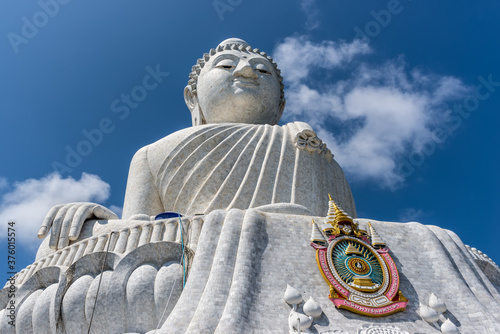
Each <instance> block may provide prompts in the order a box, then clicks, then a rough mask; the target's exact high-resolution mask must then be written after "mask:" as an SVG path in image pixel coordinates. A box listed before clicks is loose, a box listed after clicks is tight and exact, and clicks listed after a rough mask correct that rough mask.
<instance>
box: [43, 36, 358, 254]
mask: <svg viewBox="0 0 500 334" xmlns="http://www.w3.org/2000/svg"><path fill="white" fill-rule="evenodd" d="M282 80H283V79H282V77H281V75H280V71H279V69H278V67H277V65H276V64H275V63H274V62H273V60H272V58H271V57H269V56H267V54H266V53H264V52H260V51H259V50H258V49H253V48H251V47H250V46H249V45H248V44H247V43H246V42H245V41H243V40H241V39H237V38H230V39H227V40H225V41H223V42H222V43H220V44H219V46H218V47H217V48H216V49H212V50H211V52H210V53H208V54H205V55H204V56H203V58H202V59H199V60H198V62H197V64H196V65H195V66H193V69H192V72H191V74H190V80H189V83H188V85H187V86H186V88H185V89H184V98H185V102H186V105H187V106H188V108H189V110H190V111H191V115H192V121H193V127H191V128H186V129H184V130H180V131H178V132H176V133H173V134H171V135H169V136H167V137H165V138H163V139H160V140H159V141H157V142H155V143H153V144H151V145H148V146H145V147H143V148H141V149H140V150H139V151H138V152H137V153H136V154H135V156H134V158H133V159H132V163H131V166H130V172H129V177H128V182H127V190H126V195H125V201H124V207H123V217H122V219H123V220H127V219H129V218H131V217H132V218H134V217H138V215H142V216H144V215H148V216H156V215H158V214H159V213H162V212H165V211H174V212H180V213H181V214H183V215H188V216H189V215H194V214H208V213H209V212H211V211H213V210H216V209H226V210H228V209H231V208H238V209H247V208H255V207H259V206H262V205H269V204H272V205H276V204H281V208H280V209H279V210H286V209H285V206H286V205H285V204H290V205H291V206H295V207H297V206H302V207H304V208H306V209H307V210H309V211H310V212H309V213H312V214H314V215H322V214H323V213H324V212H326V210H327V203H326V202H325V198H327V194H328V193H331V194H332V196H334V197H335V198H336V200H337V201H338V202H339V203H340V204H341V205H342V207H343V208H344V209H345V210H346V211H347V212H349V213H350V214H351V215H352V216H353V217H355V215H356V210H355V205H354V200H353V197H352V194H351V191H350V188H349V185H348V184H347V182H346V180H345V177H344V174H343V172H342V169H341V168H340V167H339V165H338V164H337V163H336V162H335V160H334V159H333V157H332V154H331V152H330V150H328V149H327V148H326V145H325V144H324V143H322V141H321V140H320V139H319V138H317V137H316V134H315V133H314V131H313V130H312V129H311V128H310V127H309V126H308V125H307V124H305V123H300V122H296V123H289V124H287V125H284V126H278V125H276V124H277V123H278V121H279V120H280V118H281V115H282V114H283V110H284V107H285V98H284V91H283V88H284V86H283V83H282ZM290 205H289V206H288V207H290ZM88 218H101V219H116V218H117V217H116V215H114V214H113V213H112V212H111V211H110V210H108V209H106V208H104V207H102V206H100V205H97V204H94V203H70V204H66V205H59V206H56V207H54V208H52V209H51V210H50V212H49V213H48V214H47V217H46V219H45V221H44V222H43V225H42V227H41V229H40V232H39V237H40V238H43V237H45V236H46V235H47V233H48V231H49V228H50V227H52V233H51V236H50V248H52V249H58V248H62V247H65V246H67V245H68V244H69V243H70V241H74V240H77V239H78V236H79V232H80V230H81V228H82V226H83V223H84V221H85V220H86V219H88Z"/></svg>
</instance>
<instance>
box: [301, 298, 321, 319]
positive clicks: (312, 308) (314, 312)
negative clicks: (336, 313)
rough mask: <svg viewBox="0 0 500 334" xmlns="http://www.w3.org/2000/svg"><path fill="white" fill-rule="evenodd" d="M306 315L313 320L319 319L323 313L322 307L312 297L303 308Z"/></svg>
mask: <svg viewBox="0 0 500 334" xmlns="http://www.w3.org/2000/svg"><path fill="white" fill-rule="evenodd" d="M303 310H304V313H305V314H307V315H310V316H311V317H313V318H319V317H320V316H321V313H323V311H322V310H321V306H319V304H318V303H316V301H315V300H314V299H312V297H310V298H309V300H308V301H307V302H306V303H305V304H304V307H303Z"/></svg>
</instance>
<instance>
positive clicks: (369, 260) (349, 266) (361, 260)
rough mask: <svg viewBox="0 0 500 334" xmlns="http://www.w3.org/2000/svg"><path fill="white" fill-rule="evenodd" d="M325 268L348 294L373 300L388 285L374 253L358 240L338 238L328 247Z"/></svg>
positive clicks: (346, 237)
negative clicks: (327, 266) (326, 265)
mask: <svg viewBox="0 0 500 334" xmlns="http://www.w3.org/2000/svg"><path fill="white" fill-rule="evenodd" d="M327 254H328V265H329V267H330V270H331V271H332V273H333V275H334V277H335V278H336V280H337V281H338V282H339V283H340V284H341V285H342V286H343V287H344V288H345V289H346V290H348V291H349V292H350V293H352V294H356V295H359V296H362V297H367V298H368V297H369V298H373V297H377V296H380V295H382V294H383V293H384V291H385V290H386V288H387V286H388V285H389V280H390V279H389V271H388V269H387V265H386V264H385V262H384V260H383V259H382V257H381V256H380V254H378V253H377V251H376V250H375V249H374V248H373V247H372V246H371V245H370V244H368V243H366V242H364V241H363V240H361V239H358V238H355V237H351V236H342V237H338V238H335V239H334V240H333V241H332V242H331V243H330V245H329V247H328V251H327Z"/></svg>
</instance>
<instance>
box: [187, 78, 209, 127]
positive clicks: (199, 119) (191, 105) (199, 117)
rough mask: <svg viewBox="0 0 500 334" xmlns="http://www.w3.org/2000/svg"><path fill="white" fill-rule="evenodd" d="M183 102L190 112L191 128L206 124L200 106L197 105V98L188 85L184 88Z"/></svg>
mask: <svg viewBox="0 0 500 334" xmlns="http://www.w3.org/2000/svg"><path fill="white" fill-rule="evenodd" d="M184 102H186V106H187V107H188V109H189V111H190V112H191V120H192V123H193V126H197V125H202V124H206V120H205V117H204V116H203V113H202V112H201V109H200V105H199V104H198V96H197V95H196V92H195V91H193V88H192V87H191V86H190V85H187V86H186V88H184Z"/></svg>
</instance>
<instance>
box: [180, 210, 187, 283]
mask: <svg viewBox="0 0 500 334" xmlns="http://www.w3.org/2000/svg"><path fill="white" fill-rule="evenodd" d="M179 224H180V226H181V244H182V288H183V289H184V287H185V286H186V261H185V260H184V237H183V235H182V231H183V230H184V227H183V226H182V219H181V213H180V211H179Z"/></svg>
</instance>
